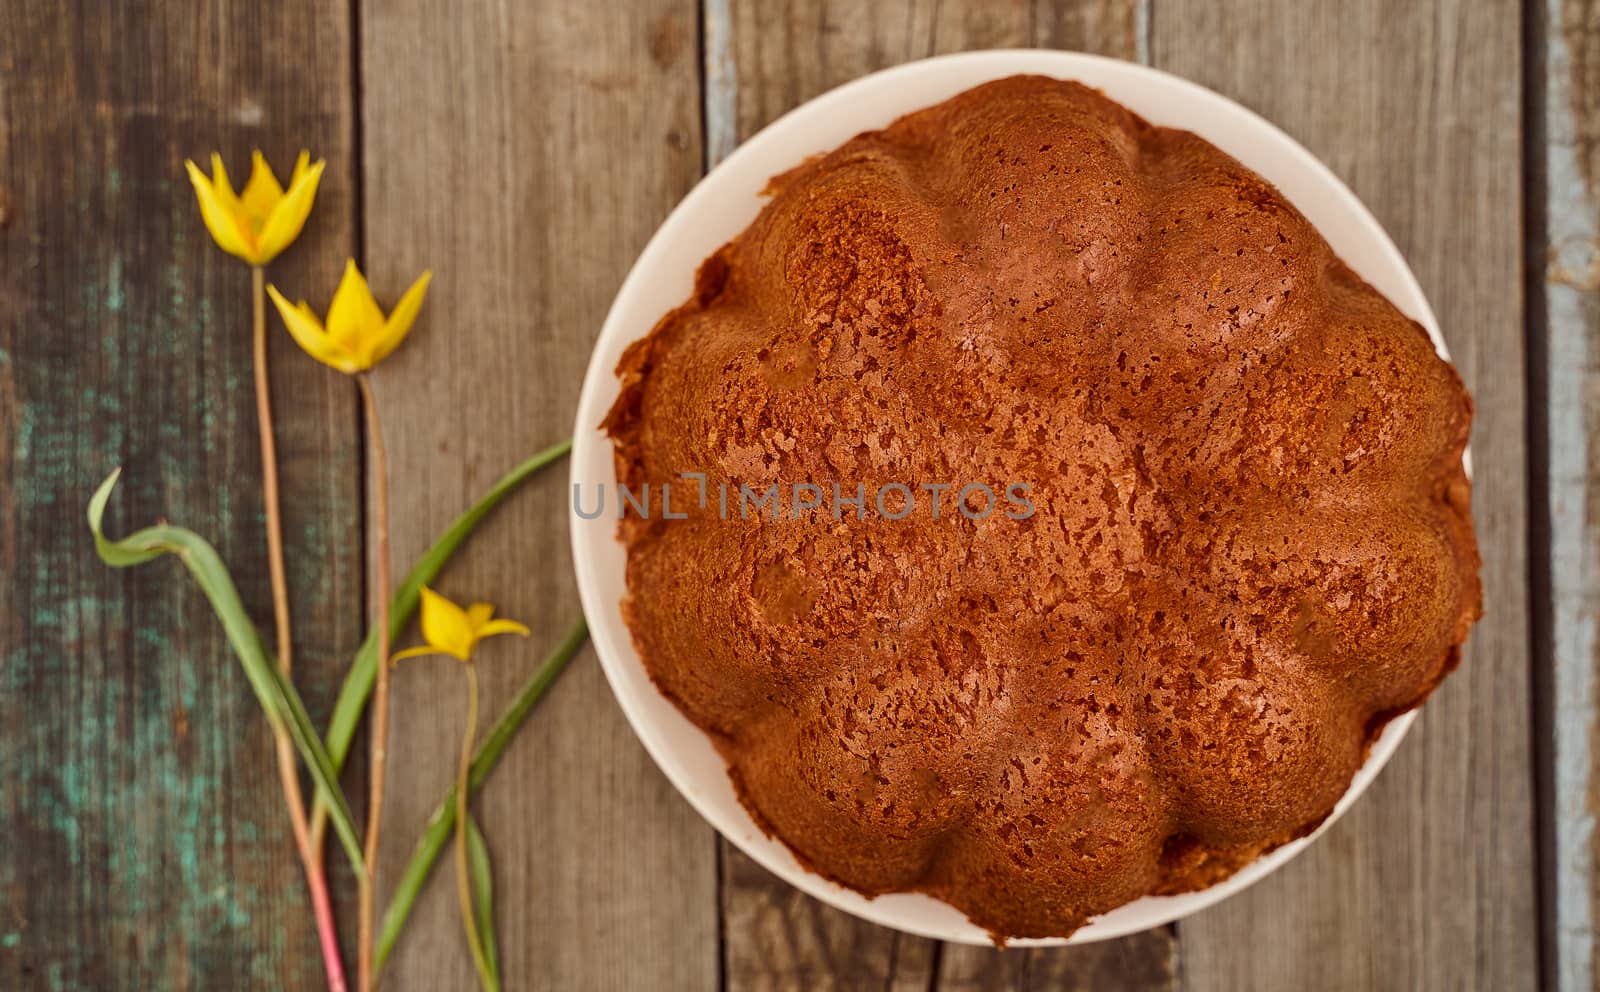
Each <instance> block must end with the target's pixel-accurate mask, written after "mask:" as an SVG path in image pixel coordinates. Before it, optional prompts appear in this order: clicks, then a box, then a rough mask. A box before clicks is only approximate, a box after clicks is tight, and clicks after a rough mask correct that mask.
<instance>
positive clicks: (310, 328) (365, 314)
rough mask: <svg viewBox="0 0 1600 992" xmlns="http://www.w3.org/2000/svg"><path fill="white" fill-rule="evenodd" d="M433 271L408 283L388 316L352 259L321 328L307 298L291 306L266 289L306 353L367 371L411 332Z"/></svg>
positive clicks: (346, 369)
mask: <svg viewBox="0 0 1600 992" xmlns="http://www.w3.org/2000/svg"><path fill="white" fill-rule="evenodd" d="M432 278H433V273H432V272H431V271H430V272H424V273H422V275H420V276H418V277H417V281H416V282H414V283H412V284H411V288H410V289H408V290H406V292H405V295H404V296H402V297H400V302H399V304H398V305H396V306H395V308H394V311H393V312H392V313H390V314H389V316H388V317H384V315H383V311H382V310H380V309H378V303H377V301H376V300H374V299H373V298H372V290H370V289H368V288H367V280H366V279H364V278H362V275H361V271H360V270H359V269H357V268H356V262H355V259H351V260H350V261H348V262H346V263H345V267H344V278H343V279H341V280H339V288H338V290H337V291H335V292H334V294H333V303H332V304H330V305H329V307H328V323H327V326H326V327H324V326H323V324H322V322H321V321H319V320H318V319H317V315H316V314H315V313H313V312H312V311H311V308H310V307H309V306H306V304H305V301H303V300H302V301H301V302H300V303H298V304H295V305H293V306H291V305H290V304H289V301H288V300H286V299H284V298H283V294H282V293H280V292H278V289H277V287H276V286H268V287H267V293H268V294H269V295H270V296H271V297H272V302H273V303H274V304H275V305H276V306H277V308H278V313H279V314H281V315H282V317H283V322H284V324H285V325H286V326H287V327H288V328H289V333H290V334H292V335H294V339H295V340H296V341H297V342H299V343H300V347H302V348H304V349H305V351H306V354H308V355H310V356H311V357H312V358H315V359H316V360H317V361H319V362H321V363H323V364H324V365H331V366H333V367H334V368H336V369H338V370H339V371H340V372H349V373H352V374H353V373H356V372H365V371H366V370H367V369H370V368H372V367H373V366H374V365H376V364H378V363H379V362H381V361H383V360H384V359H385V358H386V357H388V355H389V353H390V352H391V351H394V350H395V348H397V347H399V346H400V342H401V341H404V340H405V337H406V335H407V334H408V333H410V331H411V325H412V323H414V322H415V321H416V319H417V311H418V310H421V309H422V299H423V297H424V296H426V295H427V294H428V282H429V280H431V279H432Z"/></svg>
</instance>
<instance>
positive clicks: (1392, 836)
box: [1152, 0, 1538, 992]
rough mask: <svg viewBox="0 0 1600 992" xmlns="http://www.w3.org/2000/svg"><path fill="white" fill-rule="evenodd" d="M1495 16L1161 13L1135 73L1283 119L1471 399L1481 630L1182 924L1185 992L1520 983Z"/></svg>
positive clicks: (1514, 153) (1513, 165)
mask: <svg viewBox="0 0 1600 992" xmlns="http://www.w3.org/2000/svg"><path fill="white" fill-rule="evenodd" d="M1518 17H1519V10H1518V6H1517V4H1516V3H1515V2H1512V0H1484V2H1455V0H1431V2H1422V3H1411V4H1393V3H1384V2H1381V0H1354V2H1343V3H1318V4H1267V3H1248V2H1227V3H1214V2H1204V3H1201V2H1193V3H1191V2H1182V0H1161V2H1159V3H1157V4H1156V5H1155V8H1154V12H1153V18H1152V56H1153V61H1154V63H1155V64H1156V65H1157V66H1158V67H1160V68H1164V69H1169V70H1171V71H1174V72H1177V73H1179V74H1181V75H1185V76H1188V77H1190V78H1192V79H1194V80H1196V81H1198V82H1201V83H1204V84H1206V85H1208V86H1211V87H1213V88H1215V89H1217V90H1220V91H1221V92H1223V93H1226V94H1228V95H1230V96H1233V97H1235V98H1237V99H1239V100H1241V101H1242V102H1244V103H1245V104H1247V105H1249V106H1252V107H1254V108H1255V109H1257V110H1259V111H1261V112H1262V113H1264V114H1265V115H1266V116H1267V117H1269V118H1270V119H1272V120H1274V121H1276V122H1278V123H1279V124H1280V125H1282V126H1283V127H1284V128H1285V129H1286V130H1288V131H1289V132H1290V133H1291V134H1293V135H1295V136H1296V137H1297V138H1299V139H1300V140H1301V141H1303V142H1304V143H1305V144H1306V145H1307V146H1308V147H1309V148H1311V150H1312V151H1313V152H1315V153H1317V154H1318V155H1319V156H1321V157H1322V158H1323V159H1324V161H1326V162H1327V163H1328V164H1329V165H1331V166H1332V167H1333V169H1334V171H1335V172H1337V173H1339V174H1340V175H1341V176H1342V177H1344V178H1345V180H1346V181H1348V182H1349V183H1350V184H1351V186H1352V187H1353V188H1354V189H1355V190H1356V192H1357V193H1358V194H1359V195H1360V196H1361V197H1362V199H1364V200H1365V201H1366V203H1367V204H1368V205H1369V206H1370V207H1371V208H1372V209H1373V211H1374V212H1375V213H1376V214H1377V216H1378V218H1379V219H1380V220H1381V221H1382V222H1383V223H1384V225H1385V226H1386V227H1387V228H1388V230H1389V231H1390V232H1391V233H1392V234H1393V235H1394V237H1395V240H1396V242H1397V243H1398V244H1399V246H1400V248H1401V250H1402V251H1403V252H1404V253H1405V255H1406V257H1407V258H1408V259H1409V260H1410V262H1411V264H1412V267H1413V268H1414V270H1415V271H1416V273H1417V276H1418V278H1419V279H1420V280H1421V282H1422V285H1423V287H1424V288H1425V289H1426V290H1427V292H1428V296H1429V299H1431V300H1432V301H1433V303H1434V305H1435V307H1436V308H1437V310H1438V315H1439V319H1440V322H1441V323H1442V325H1443V328H1444V333H1445V336H1446V337H1447V338H1448V339H1449V342H1450V346H1451V352H1452V354H1453V355H1454V357H1455V362H1456V365H1457V367H1458V368H1459V369H1460V370H1461V373H1462V375H1463V376H1464V377H1465V379H1466V381H1467V384H1468V386H1469V387H1470V388H1471V389H1472V391H1473V393H1474V395H1475V397H1476V400H1477V419H1476V422H1475V424H1474V430H1473V466H1474V470H1475V484H1474V505H1475V515H1476V520H1477V525H1478V540H1479V543H1480V546H1481V549H1482V552H1483V560H1484V569H1483V578H1484V585H1485V602H1486V606H1487V615H1486V616H1485V618H1484V620H1483V621H1482V623H1480V624H1479V625H1478V627H1477V628H1476V630H1475V631H1474V633H1473V636H1472V640H1471V643H1470V644H1469V645H1468V648H1467V651H1466V654H1465V657H1464V659H1463V661H1462V664H1461V668H1460V670H1459V671H1458V672H1457V673H1456V674H1455V675H1453V676H1452V677H1451V678H1450V680H1449V681H1448V682H1447V683H1446V684H1445V685H1444V686H1443V687H1442V688H1441V689H1440V691H1439V692H1438V693H1437V694H1436V695H1435V697H1434V698H1433V699H1432V700H1431V701H1430V702H1429V703H1428V705H1427V707H1426V710H1425V712H1424V714H1423V716H1422V719H1421V720H1420V721H1419V723H1418V724H1417V726H1416V729H1415V730H1414V731H1413V732H1412V736H1411V737H1410V738H1409V739H1408V740H1407V741H1406V742H1405V745H1404V746H1403V747H1402V748H1401V750H1400V752H1399V754H1398V755H1397V756H1396V758H1395V760H1394V762H1393V763H1392V765H1391V766H1390V768H1389V769H1388V770H1386V771H1385V772H1384V774H1383V776H1382V777H1381V778H1380V779H1379V780H1378V782H1377V783H1376V785H1375V786H1374V787H1373V789H1372V790H1371V792H1370V793H1369V794H1368V795H1367V796H1366V797H1365V798H1363V799H1362V801H1361V802H1360V803H1358V804H1357V805H1356V807H1355V808H1354V809H1352V810H1351V812H1350V813H1349V815H1348V816H1346V817H1345V818H1344V819H1343V820H1341V821H1340V822H1339V823H1338V824H1337V825H1336V826H1335V827H1334V828H1332V829H1331V830H1330V831H1329V832H1328V834H1327V835H1326V836H1325V837H1324V838H1323V839H1321V840H1320V841H1318V843H1316V844H1315V845H1313V846H1312V847H1311V848H1310V849H1309V850H1308V851H1307V852H1306V853H1304V854H1302V855H1301V856H1300V857H1299V858H1298V859H1297V860H1296V861H1294V862H1292V863H1291V864H1289V865H1288V866H1287V867H1285V868H1284V869H1283V870H1282V871H1280V872H1277V873H1276V874H1275V875H1274V876H1273V877H1271V878H1269V879H1267V880H1265V881H1263V882H1262V883H1260V884H1259V885H1257V886H1255V887H1254V888H1252V889H1250V890H1249V891H1247V892H1245V893H1243V894H1241V895H1238V896H1235V897H1234V898H1232V899H1230V900H1228V901H1227V902H1226V903H1224V904H1223V905H1221V906H1220V907H1218V908H1216V909H1213V910H1210V911H1208V912H1206V913H1202V914H1200V915H1198V916H1196V917H1193V918H1191V919H1189V920H1185V921H1183V922H1181V923H1180V924H1179V925H1178V932H1179V935H1180V939H1181V945H1182V948H1183V955H1182V961H1181V966H1182V973H1183V980H1184V986H1185V988H1193V989H1195V990H1206V989H1226V990H1230V992H1235V990H1248V989H1281V988H1291V987H1294V988H1300V987H1305V986H1306V985H1307V984H1308V983H1309V984H1311V985H1314V986H1315V987H1319V988H1341V989H1342V988H1407V989H1435V988H1436V989H1473V988H1477V989H1494V990H1502V989H1516V988H1530V987H1533V986H1534V985H1536V984H1537V982H1538V961H1537V952H1536V948H1537V945H1538V933H1537V927H1538V924H1537V915H1538V914H1537V912H1536V909H1537V907H1536V899H1535V875H1536V871H1535V854H1534V843H1533V838H1534V829H1533V815H1532V814H1533V811H1532V796H1531V792H1530V779H1531V776H1530V774H1529V769H1530V767H1531V756H1530V753H1529V742H1530V739H1531V734H1530V727H1529V688H1528V686H1529V667H1528V643H1529V609H1528V586H1527V563H1528V556H1527V547H1526V542H1527V533H1526V519H1527V518H1526V510H1527V505H1526V500H1527V496H1526V490H1527V482H1526V478H1525V466H1526V440H1525V429H1526V421H1525V414H1526V403H1525V396H1524V389H1525V382H1524V375H1523V372H1524V348H1523V335H1522V331H1521V328H1522V323H1523V313H1522V269H1521V263H1522V259H1521V247H1520V246H1521V236H1520V232H1521V214H1520V205H1521V188H1520V149H1519V139H1518V135H1519V132H1520V123H1521V122H1520V103H1519V94H1520V56H1519V45H1520V38H1519V32H1518V30H1517V27H1516V26H1517V24H1518Z"/></svg>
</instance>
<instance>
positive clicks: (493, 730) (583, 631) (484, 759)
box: [374, 618, 589, 973]
mask: <svg viewBox="0 0 1600 992" xmlns="http://www.w3.org/2000/svg"><path fill="white" fill-rule="evenodd" d="M588 637H589V626H588V624H587V623H586V622H585V621H584V620H583V619H581V618H580V619H579V620H578V622H577V623H575V624H573V625H572V628H571V629H570V630H568V631H567V636H566V637H565V638H564V639H563V640H562V641H561V643H560V644H558V645H556V647H555V649H554V650H552V651H551V652H550V653H549V654H548V655H546V656H545V659H544V661H543V662H542V663H541V664H540V665H539V670H538V671H536V672H534V673H533V676H532V677H531V678H529V679H528V681H527V682H526V683H524V684H523V686H522V688H521V689H520V690H519V691H518V692H517V696H516V698H515V699H513V700H512V701H511V705H510V706H508V707H506V710H505V712H503V713H501V714H500V718H499V719H498V720H496V721H495V722H494V726H492V727H490V728H489V732H488V733H487V734H485V735H484V738H483V741H482V743H480V744H479V745H478V750H477V753H476V754H475V755H474V756H473V759H472V766H471V768H470V769H469V770H468V773H467V791H468V792H469V793H471V792H474V791H476V790H477V789H478V787H479V786H481V785H482V784H483V781H484V779H486V778H488V776H489V772H491V771H493V770H494V766H495V763H496V762H498V761H499V760H500V754H501V752H503V751H504V750H505V749H506V745H507V744H509V743H511V738H512V736H513V735H515V734H516V732H517V728H519V727H520V726H522V722H523V721H524V720H526V719H527V717H528V714H529V713H530V712H532V710H533V707H534V705H535V704H537V703H538V702H539V699H540V698H541V697H542V696H543V695H544V693H545V690H546V689H548V688H550V684H551V683H552V682H554V681H555V679H556V676H558V675H560V674H561V672H562V670H563V669H565V668H566V667H567V663H568V662H569V661H571V660H572V657H573V656H574V655H576V654H577V653H578V650H579V649H580V648H582V647H583V643H584V641H586V640H587V639H588ZM455 819H456V788H455V786H451V787H450V791H449V792H448V793H447V794H446V795H445V796H444V798H443V799H441V800H439V805H438V806H436V807H434V810H433V815H432V816H430V817H428V824H427V826H426V827H425V828H424V829H423V831H422V836H421V838H419V839H418V840H417V846H416V847H415V848H413V849H412V851H411V859H410V860H409V861H407V862H406V868H405V871H404V872H403V873H402V874H401V876H400V881H399V883H398V884H397V885H396V886H395V890H394V895H393V896H392V897H390V899H389V906H388V908H387V909H386V910H385V911H384V914H383V923H382V925H381V926H380V927H379V928H378V943H377V949H376V951H375V958H374V969H375V971H376V972H380V973H381V972H382V970H383V963H384V962H385V961H386V960H388V958H389V954H390V952H391V951H393V950H394V945H395V941H396V940H397V939H399V937H400V931H401V929H402V928H403V927H404V926H405V923H406V917H408V916H409V915H410V914H411V907H412V906H414V905H415V904H416V901H417V896H418V895H419V894H421V892H422V885H423V883H424V882H426V881H427V879H428V873H429V872H430V871H432V870H433V863H434V862H435V861H437V860H438V858H439V853H440V852H441V851H443V850H444V846H445V844H446V843H447V842H448V841H449V840H450V832H451V830H452V828H453V827H454V826H455Z"/></svg>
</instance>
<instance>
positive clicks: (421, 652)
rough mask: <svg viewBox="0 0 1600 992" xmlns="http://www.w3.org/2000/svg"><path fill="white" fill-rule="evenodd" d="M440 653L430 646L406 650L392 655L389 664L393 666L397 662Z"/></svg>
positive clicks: (425, 645)
mask: <svg viewBox="0 0 1600 992" xmlns="http://www.w3.org/2000/svg"><path fill="white" fill-rule="evenodd" d="M438 653H439V652H438V651H435V650H434V649H433V648H432V647H431V646H430V645H427V644H424V645H422V646H421V647H415V648H406V649H405V650H404V651H396V652H395V653H394V654H392V655H390V656H389V664H391V665H393V664H394V663H395V662H398V661H404V660H405V659H407V658H426V657H427V656H428V655H430V654H438Z"/></svg>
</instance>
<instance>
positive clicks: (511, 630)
mask: <svg viewBox="0 0 1600 992" xmlns="http://www.w3.org/2000/svg"><path fill="white" fill-rule="evenodd" d="M530 633H531V631H529V630H528V627H527V625H526V624H520V623H517V622H516V621H515V620H505V619H500V620H490V621H489V622H488V623H486V624H484V625H483V626H482V627H479V628H478V638H479V639H480V640H481V639H483V638H485V637H493V636H494V635H496V634H521V635H522V636H523V637H527V636H528V635H529V634H530Z"/></svg>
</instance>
